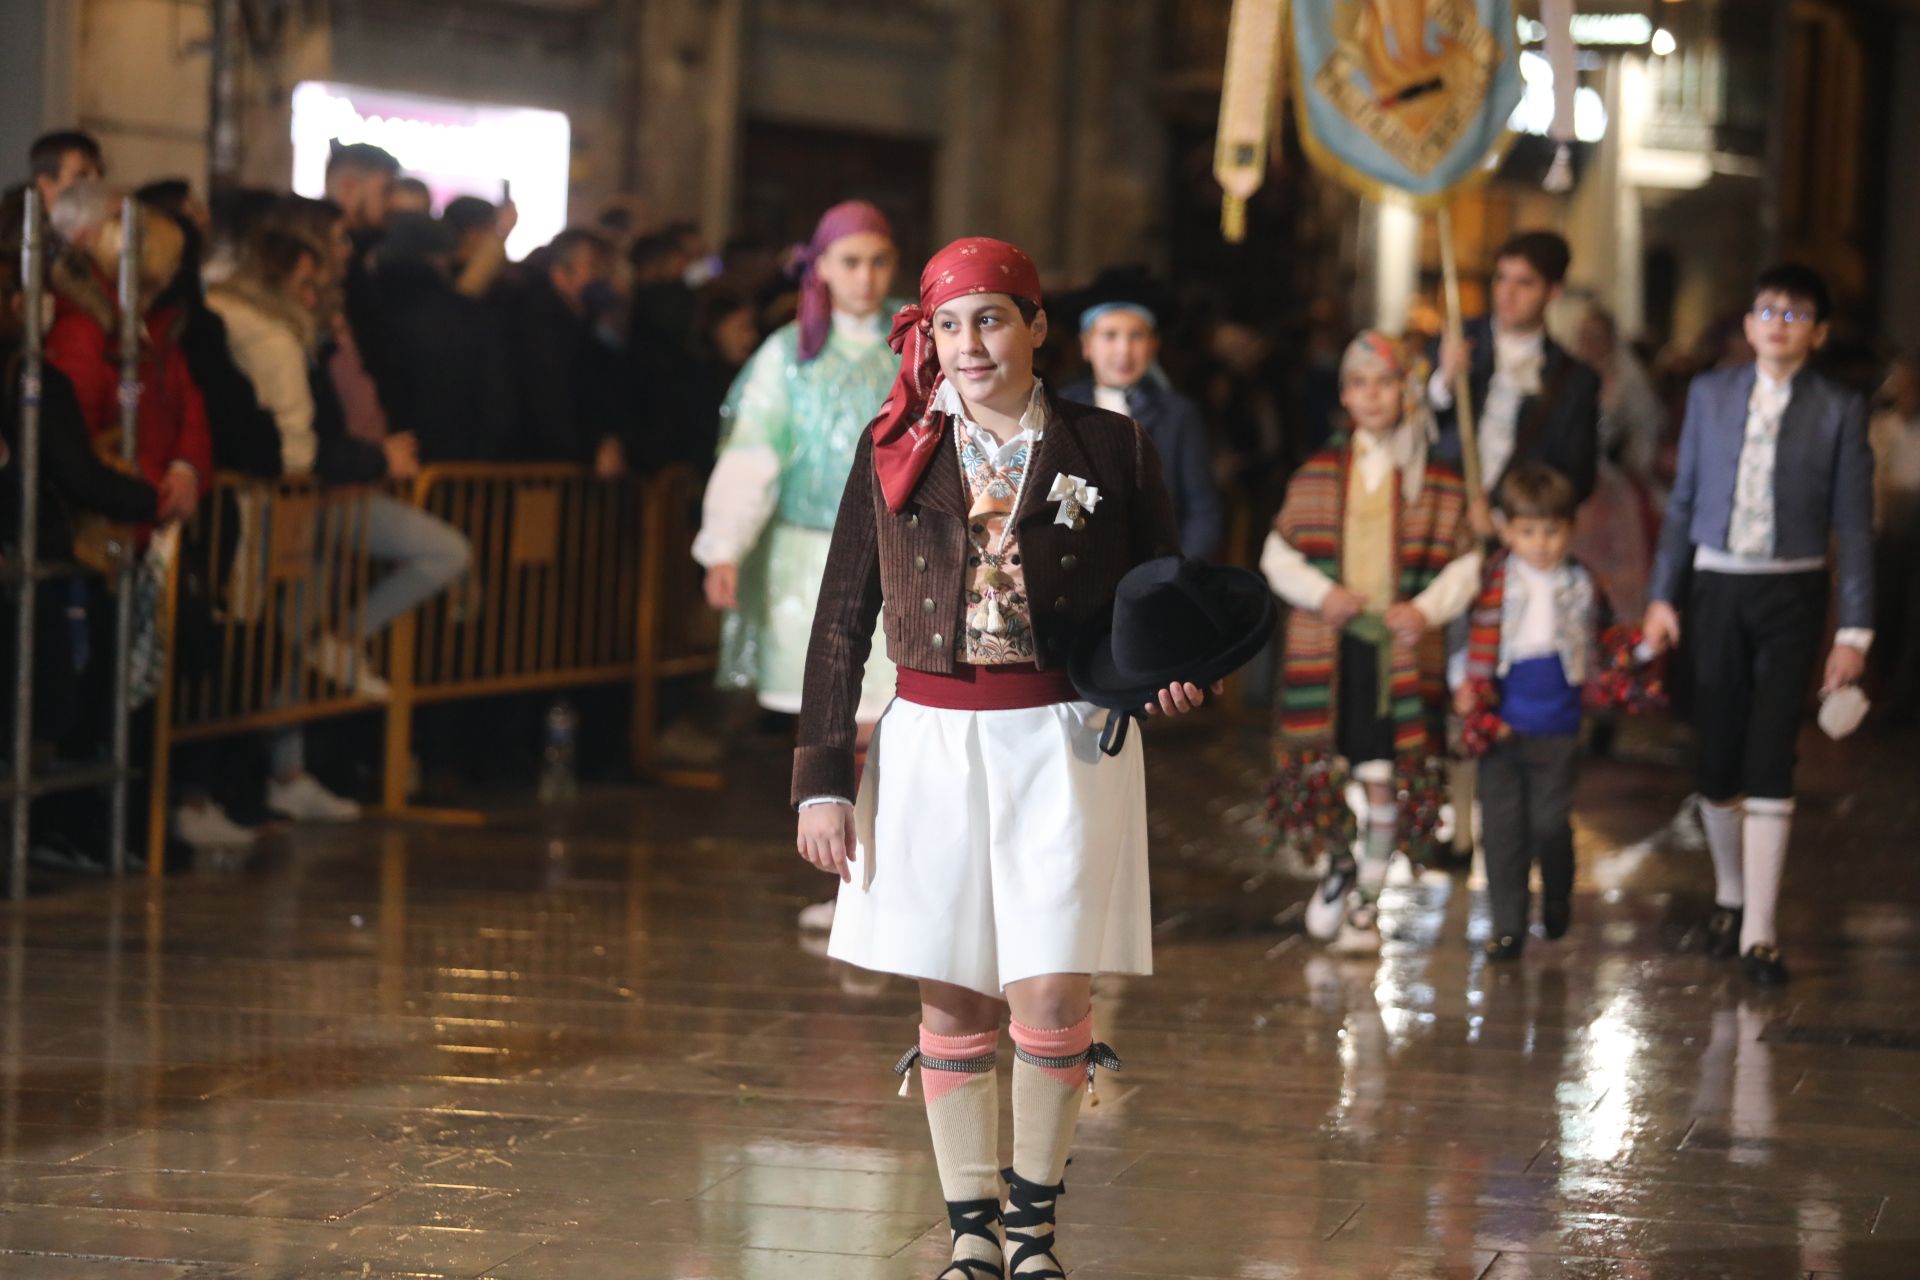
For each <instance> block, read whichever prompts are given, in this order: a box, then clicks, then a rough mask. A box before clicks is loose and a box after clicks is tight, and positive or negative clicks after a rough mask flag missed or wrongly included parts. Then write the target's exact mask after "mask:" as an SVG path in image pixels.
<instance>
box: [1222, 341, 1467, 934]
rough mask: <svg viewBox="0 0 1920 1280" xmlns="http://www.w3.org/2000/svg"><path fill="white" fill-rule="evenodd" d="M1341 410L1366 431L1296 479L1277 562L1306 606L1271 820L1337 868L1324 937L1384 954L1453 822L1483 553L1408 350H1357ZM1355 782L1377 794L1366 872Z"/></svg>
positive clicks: (1327, 897)
mask: <svg viewBox="0 0 1920 1280" xmlns="http://www.w3.org/2000/svg"><path fill="white" fill-rule="evenodd" d="M1340 403H1341V405H1342V406H1343V407H1344V408H1345V409H1346V411H1347V413H1348V415H1349V416H1350V417H1351V418H1352V431H1351V433H1350V434H1348V435H1347V436H1346V437H1344V438H1336V439H1335V440H1334V441H1333V442H1332V443H1331V444H1330V445H1329V446H1328V447H1327V448H1326V449H1324V450H1322V451H1321V452H1319V453H1318V454H1315V455H1314V456H1313V457H1312V458H1310V459H1309V460H1308V461H1307V462H1306V463H1305V464H1304V465H1303V466H1302V467H1301V468H1300V470H1299V471H1297V472H1295V473H1294V475H1293V478H1292V479H1291V480H1290V481H1289V482H1288V484H1287V498H1286V502H1285V504H1284V505H1283V506H1282V507H1281V509H1280V516H1279V518H1278V519H1277V520H1276V521H1275V522H1274V528H1273V532H1271V533H1270V534H1268V535H1267V543H1266V548H1265V550H1264V551H1263V552H1262V554H1261V557H1260V568H1261V571H1262V572H1263V573H1265V574H1266V578H1267V582H1268V583H1269V584H1270V585H1271V586H1272V587H1273V590H1274V593H1275V594H1276V595H1278V596H1279V597H1280V598H1281V599H1282V600H1285V601H1286V602H1287V603H1288V604H1289V605H1291V606H1293V612H1292V613H1291V614H1290V615H1289V617H1288V620H1287V638H1286V644H1285V649H1284V656H1283V659H1282V666H1281V674H1280V700H1279V706H1278V710H1277V717H1278V724H1277V730H1276V734H1275V742H1274V765H1275V776H1274V782H1273V787H1272V790H1271V792H1270V797H1269V801H1268V807H1269V810H1270V812H1271V813H1272V814H1273V816H1274V819H1275V821H1276V823H1277V824H1278V828H1279V832H1280V835H1281V837H1282V838H1283V839H1285V840H1288V841H1289V842H1291V843H1292V844H1293V845H1294V846H1295V847H1296V848H1297V849H1298V850H1299V851H1300V852H1301V853H1303V854H1306V855H1309V856H1312V855H1315V854H1325V855H1326V857H1327V872H1326V875H1325V878H1324V879H1323V880H1322V881H1321V884H1320V887H1319V889H1318V890H1317V891H1316V892H1315V893H1314V896H1313V897H1312V898H1311V899H1310V900H1309V901H1308V903H1307V930H1308V932H1309V933H1311V934H1312V935H1313V936H1314V937H1316V938H1321V939H1337V942H1336V945H1337V947H1338V948H1339V949H1342V950H1377V949H1378V948H1379V945H1380V934H1379V923H1378V918H1377V911H1376V909H1375V904H1376V902H1377V900H1378V898H1379V895H1380V888H1381V886H1382V885H1383V884H1384V883H1385V881H1386V875H1387V868H1388V865H1389V863H1390V862H1391V860H1392V857H1393V853H1394V851H1395V850H1396V849H1405V850H1407V852H1408V853H1409V854H1410V855H1412V856H1414V857H1415V858H1421V857H1424V856H1425V855H1426V854H1427V853H1428V852H1430V850H1431V847H1432V844H1433V839H1434V832H1435V830H1436V828H1437V827H1438V825H1439V816H1440V813H1439V810H1440V803H1441V798H1442V795H1443V793H1444V790H1445V783H1446V775H1445V766H1444V761H1443V759H1442V752H1443V751H1444V742H1445V734H1444V724H1445V720H1444V717H1445V709H1446V708H1445V686H1444V672H1443V665H1444V660H1443V654H1442V649H1441V645H1440V637H1439V635H1438V634H1437V633H1436V632H1435V628H1438V627H1444V626H1445V625H1446V624H1447V623H1449V622H1451V621H1452V620H1453V619H1454V618H1456V617H1459V616H1460V615H1461V614H1463V613H1464V612H1465V611H1466V609H1467V606H1468V605H1470V604H1471V603H1472V602H1473V597H1474V595H1475V593H1476V592H1477V591H1478V589H1479V585H1480V565H1481V553H1480V550H1479V546H1478V542H1477V540H1476V539H1475V538H1474V536H1473V533H1472V530H1471V528H1470V527H1469V526H1468V523H1467V519H1466V490H1465V487H1464V485H1463V484H1462V483H1461V480H1460V477H1459V475H1458V474H1457V473H1456V472H1455V471H1453V469H1452V468H1450V467H1447V466H1443V465H1442V464H1440V463H1438V462H1434V461H1431V460H1430V459H1429V458H1428V457H1427V445H1428V441H1429V431H1430V427H1431V418H1430V416H1429V415H1428V413H1427V412H1426V407H1425V398H1424V396H1423V394H1422V392H1421V388H1420V386H1419V385H1418V382H1417V379H1416V378H1415V371H1414V370H1413V369H1412V367H1411V363H1410V361H1409V360H1408V359H1407V357H1406V355H1405V353H1404V350H1403V348H1402V347H1401V345H1400V344H1399V343H1396V342H1395V341H1393V340H1392V339H1389V338H1387V337H1385V336H1383V335H1381V334H1379V333H1373V332H1367V333H1362V334H1361V335H1360V336H1359V337H1357V338H1355V339H1354V340H1353V342H1352V343H1351V344H1350V345H1349V346H1348V347H1347V350H1346V354H1345V356H1344V357H1343V358H1342V359H1341V362H1340ZM1349 777H1352V778H1353V779H1356V780H1358V781H1359V782H1360V783H1362V784H1363V785H1364V787H1365V790H1366V796H1367V817H1366V822H1365V826H1364V833H1363V837H1362V840H1361V845H1360V855H1361V856H1360V858H1359V860H1358V864H1357V865H1356V862H1355V859H1354V857H1353V856H1352V844H1353V837H1354V826H1355V823H1354V818H1353V814H1352V812H1351V810H1350V809H1349V808H1348V805H1347V801H1346V783H1347V779H1348V778H1349ZM1399 794H1405V795H1406V796H1407V797H1408V799H1407V801H1406V803H1404V804H1401V803H1399V802H1398V801H1397V795H1399Z"/></svg>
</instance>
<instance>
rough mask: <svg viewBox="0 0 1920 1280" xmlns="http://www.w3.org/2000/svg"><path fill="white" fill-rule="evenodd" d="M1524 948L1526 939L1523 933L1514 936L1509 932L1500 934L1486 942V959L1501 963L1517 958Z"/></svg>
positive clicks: (1525, 947)
mask: <svg viewBox="0 0 1920 1280" xmlns="http://www.w3.org/2000/svg"><path fill="white" fill-rule="evenodd" d="M1526 949H1527V939H1526V937H1525V936H1524V935H1522V936H1520V937H1515V936H1514V935H1513V934H1510V933H1507V934H1502V935H1501V936H1499V937H1498V938H1495V939H1494V940H1493V941H1491V942H1489V943H1488V944H1487V959H1489V960H1496V961H1500V962H1502V963H1504V962H1506V961H1508V960H1518V959H1519V958H1520V955H1521V953H1522V952H1524V951H1525V950H1526Z"/></svg>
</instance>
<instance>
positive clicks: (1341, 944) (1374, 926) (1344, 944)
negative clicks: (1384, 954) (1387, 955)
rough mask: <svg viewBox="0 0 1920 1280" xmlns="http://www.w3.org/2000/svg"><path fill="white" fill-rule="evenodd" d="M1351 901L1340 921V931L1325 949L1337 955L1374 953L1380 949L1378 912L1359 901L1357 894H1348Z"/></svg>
mask: <svg viewBox="0 0 1920 1280" xmlns="http://www.w3.org/2000/svg"><path fill="white" fill-rule="evenodd" d="M1349 897H1350V899H1351V902H1350V905H1349V908H1348V910H1347V913H1346V917H1345V918H1344V919H1342V920H1341V921H1340V933H1339V935H1338V936H1337V937H1335V938H1334V940H1333V944H1332V945H1331V946H1329V947H1328V948H1327V949H1328V950H1329V951H1332V952H1335V953H1336V954H1338V955H1345V956H1357V955H1375V954H1378V952H1379V950H1380V913H1379V911H1378V910H1377V909H1376V908H1374V907H1370V906H1367V905H1365V904H1364V903H1361V902H1360V901H1359V894H1357V893H1356V894H1352V895H1349Z"/></svg>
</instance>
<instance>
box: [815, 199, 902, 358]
mask: <svg viewBox="0 0 1920 1280" xmlns="http://www.w3.org/2000/svg"><path fill="white" fill-rule="evenodd" d="M862 232H872V233H873V234H874V235H877V236H885V237H886V238H887V239H888V240H892V239H893V224H892V223H890V222H888V221H887V215H886V214H884V213H882V212H880V210H879V209H878V208H876V207H875V206H873V205H871V204H868V203H867V202H866V201H865V200H846V201H842V202H841V203H839V204H837V205H835V206H833V208H831V209H829V210H827V211H826V212H825V213H823V214H821V215H820V222H819V224H818V225H817V226H815V227H814V229H813V239H811V240H809V241H807V242H806V243H805V244H803V245H801V246H800V247H799V248H797V249H795V250H794V254H793V267H794V268H796V269H798V270H799V272H800V363H801V364H808V363H811V362H812V361H813V359H814V358H815V357H816V356H818V355H819V354H820V353H821V352H822V351H824V350H826V346H827V338H828V337H830V336H831V335H832V333H833V294H832V292H831V291H829V290H828V288H827V282H826V281H825V280H822V279H821V278H820V267H819V263H820V259H821V258H823V257H825V256H826V252H827V250H828V249H830V248H832V247H833V242H834V241H836V240H844V239H846V238H847V237H848V236H857V235H859V234H861V233H862Z"/></svg>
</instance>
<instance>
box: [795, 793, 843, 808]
mask: <svg viewBox="0 0 1920 1280" xmlns="http://www.w3.org/2000/svg"><path fill="white" fill-rule="evenodd" d="M823 804H843V805H846V806H847V808H849V809H851V808H853V801H851V800H849V799H847V798H846V797H844V796H808V797H807V798H806V799H805V800H802V801H801V802H800V804H799V808H800V809H802V810H806V809H811V808H813V807H814V806H816V805H823Z"/></svg>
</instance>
